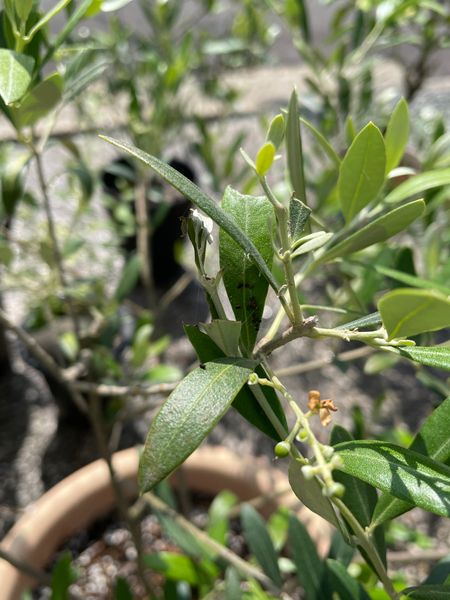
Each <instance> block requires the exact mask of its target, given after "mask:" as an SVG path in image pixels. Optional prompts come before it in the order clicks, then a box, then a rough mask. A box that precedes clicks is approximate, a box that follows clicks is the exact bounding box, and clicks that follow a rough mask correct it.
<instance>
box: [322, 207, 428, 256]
mask: <svg viewBox="0 0 450 600" xmlns="http://www.w3.org/2000/svg"><path fill="white" fill-rule="evenodd" d="M424 210H425V202H424V201H423V200H414V201H413V202H410V203H408V204H404V205H403V206H399V207H398V208H396V209H394V210H391V211H390V212H388V213H387V214H385V215H383V216H381V217H378V218H377V219H375V220H374V221H372V222H371V223H368V224H367V225H365V226H364V227H362V228H361V229H359V230H358V231H356V232H355V233H353V234H352V235H350V236H348V237H346V238H345V239H343V240H342V241H341V242H339V243H338V244H336V246H332V247H331V248H330V249H329V250H327V251H325V253H324V254H323V255H322V256H321V257H320V258H319V259H318V260H317V263H325V262H329V261H330V260H333V259H335V258H338V257H342V256H347V255H348V254H352V253H353V252H359V251H360V250H363V249H364V248H368V247H369V246H372V245H373V244H378V243H379V242H383V241H384V240H387V239H389V238H391V237H392V236H394V235H396V234H397V233H399V232H400V231H403V230H404V229H406V228H407V227H408V226H409V225H410V224H411V223H412V222H413V221H415V220H416V219H417V218H418V217H420V216H421V215H422V214H423V211H424Z"/></svg>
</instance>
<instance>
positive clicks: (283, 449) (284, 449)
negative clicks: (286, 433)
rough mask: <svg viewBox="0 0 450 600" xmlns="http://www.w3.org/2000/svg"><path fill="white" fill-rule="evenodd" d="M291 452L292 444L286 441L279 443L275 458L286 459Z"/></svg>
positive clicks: (275, 449)
mask: <svg viewBox="0 0 450 600" xmlns="http://www.w3.org/2000/svg"><path fill="white" fill-rule="evenodd" d="M290 451H291V444H290V443H289V442H287V441H286V440H284V441H283V442H278V444H277V445H276V446H275V448H274V452H275V456H277V457H278V458H285V457H286V456H288V455H289V452H290Z"/></svg>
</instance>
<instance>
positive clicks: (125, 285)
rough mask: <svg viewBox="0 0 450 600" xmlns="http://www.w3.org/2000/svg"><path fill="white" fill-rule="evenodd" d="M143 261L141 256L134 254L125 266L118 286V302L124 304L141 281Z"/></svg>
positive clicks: (115, 295)
mask: <svg viewBox="0 0 450 600" xmlns="http://www.w3.org/2000/svg"><path fill="white" fill-rule="evenodd" d="M141 266H142V261H141V258H140V256H138V255H137V254H134V255H133V256H132V257H131V258H130V259H129V260H128V261H127V262H126V264H125V266H124V268H123V271H122V274H121V276H120V279H119V283H118V284H117V287H116V291H115V292H114V298H115V300H117V302H123V300H125V298H126V297H127V296H128V294H130V292H131V291H132V290H133V288H134V287H135V285H136V284H137V282H138V280H139V275H140V272H141Z"/></svg>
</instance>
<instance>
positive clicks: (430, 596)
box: [402, 585, 450, 600]
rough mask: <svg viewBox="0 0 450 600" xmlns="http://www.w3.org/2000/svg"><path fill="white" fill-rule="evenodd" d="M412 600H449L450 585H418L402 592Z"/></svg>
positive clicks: (403, 595)
mask: <svg viewBox="0 0 450 600" xmlns="http://www.w3.org/2000/svg"><path fill="white" fill-rule="evenodd" d="M402 597H406V598H408V599H410V600H449V598H450V585H418V586H416V587H410V588H407V589H404V590H402Z"/></svg>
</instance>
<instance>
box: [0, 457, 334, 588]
mask: <svg viewBox="0 0 450 600" xmlns="http://www.w3.org/2000/svg"><path fill="white" fill-rule="evenodd" d="M113 464H114V468H115V470H116V475H117V478H118V480H119V481H120V482H121V483H122V485H123V486H124V489H125V492H126V493H127V495H128V496H129V497H130V498H132V497H135V496H137V493H138V490H137V483H136V480H137V476H136V474H137V468H138V451H137V449H136V448H129V449H127V450H122V451H121V452H117V453H116V454H115V455H114V457H113ZM180 469H181V470H182V480H183V482H185V483H186V484H187V485H188V486H189V487H190V488H191V489H193V490H196V491H203V492H206V493H210V494H213V495H215V494H217V493H218V492H220V491H221V490H223V489H229V490H231V491H232V492H234V493H235V494H236V495H237V496H238V497H239V498H240V499H241V500H249V499H251V498H254V497H256V496H267V501H266V502H265V503H263V506H261V507H259V510H261V512H262V513H263V514H265V515H266V516H267V515H269V514H270V513H271V512H273V511H274V510H276V508H277V507H278V506H281V505H283V506H286V505H288V506H289V507H292V508H294V507H295V509H296V510H297V512H298V514H299V516H301V518H302V520H303V522H305V524H306V525H307V526H309V528H310V529H311V534H312V535H313V537H316V538H321V540H322V546H323V545H324V540H326V542H327V541H328V540H329V534H328V529H327V530H326V535H324V527H326V526H327V525H328V524H326V522H325V521H323V520H322V519H321V518H320V517H317V515H314V513H311V512H310V511H308V509H306V508H305V507H301V508H300V510H299V501H298V500H297V499H296V497H295V496H294V494H293V493H292V492H291V491H290V490H289V489H288V482H287V477H286V476H285V475H284V474H283V473H282V472H281V471H279V470H278V469H274V468H271V467H270V464H269V463H268V461H267V460H264V459H254V458H252V459H251V460H249V459H243V458H242V457H241V456H238V455H237V454H235V453H234V452H232V451H231V450H229V449H227V448H225V447H222V446H202V447H200V448H199V449H198V450H197V451H196V452H194V453H193V454H192V455H191V456H190V457H189V458H188V459H187V461H186V462H185V463H184V465H183V466H182V467H181V468H180ZM171 479H172V482H173V484H174V486H175V487H177V485H179V482H180V473H179V471H177V472H176V473H175V474H174V475H173V476H172V478H171ZM283 490H286V491H285V493H283ZM274 492H275V493H276V492H282V493H280V494H277V495H276V496H275V497H274ZM114 504H115V502H114V493H113V490H112V487H111V483H110V478H109V472H108V468H107V466H106V463H105V462H104V461H103V460H102V459H99V460H96V461H94V462H92V463H90V464H88V465H86V466H85V467H83V468H81V469H79V470H78V471H76V472H75V473H73V474H72V475H69V477H67V478H66V479H64V480H63V481H61V482H60V483H58V484H57V485H56V486H54V487H53V488H51V489H50V490H49V491H48V492H46V493H45V494H44V495H43V496H42V497H41V498H40V499H39V500H38V501H37V502H36V503H35V504H33V505H32V506H31V507H30V509H29V510H28V511H27V512H26V513H25V515H24V516H23V517H22V518H21V519H19V521H18V522H17V523H16V524H15V525H14V527H13V528H12V529H11V530H10V531H9V532H8V534H7V535H6V536H5V538H4V539H3V541H2V542H1V544H0V547H1V548H2V549H4V550H7V551H8V552H10V553H11V554H12V555H14V556H15V557H16V558H18V559H21V560H23V561H25V562H27V563H29V564H32V565H33V566H35V567H38V568H44V567H45V566H46V565H47V564H48V562H49V561H50V559H51V557H52V556H53V555H54V553H55V552H56V550H57V549H58V548H59V547H60V546H61V544H62V543H63V542H64V541H65V540H66V539H68V538H70V536H71V535H74V533H76V532H77V531H79V530H80V529H83V528H86V527H88V526H89V525H90V524H91V523H93V522H94V521H95V520H96V519H98V518H100V517H101V516H104V515H106V514H108V512H110V511H111V510H112V509H113V507H114ZM318 519H319V521H320V522H319V523H318V521H317V520H318ZM325 545H326V544H325ZM0 581H1V582H2V585H1V587H2V598H4V600H19V599H20V596H21V593H22V592H23V591H24V590H25V589H26V588H28V587H31V586H33V583H34V582H33V580H32V579H30V578H29V577H27V576H25V575H24V574H23V573H21V572H19V571H18V570H17V569H15V568H14V567H13V566H11V565H10V564H9V563H8V562H6V561H4V560H1V559H0Z"/></svg>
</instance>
